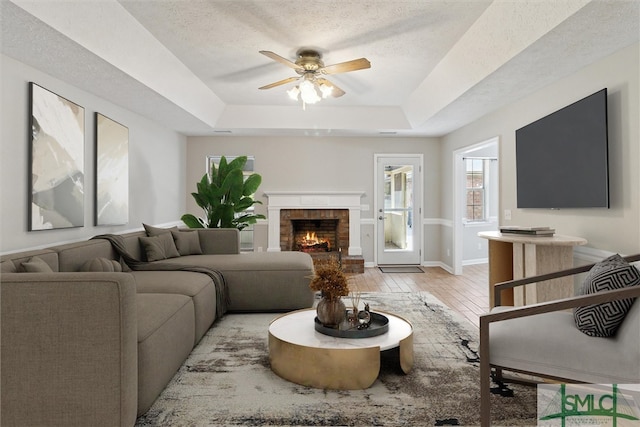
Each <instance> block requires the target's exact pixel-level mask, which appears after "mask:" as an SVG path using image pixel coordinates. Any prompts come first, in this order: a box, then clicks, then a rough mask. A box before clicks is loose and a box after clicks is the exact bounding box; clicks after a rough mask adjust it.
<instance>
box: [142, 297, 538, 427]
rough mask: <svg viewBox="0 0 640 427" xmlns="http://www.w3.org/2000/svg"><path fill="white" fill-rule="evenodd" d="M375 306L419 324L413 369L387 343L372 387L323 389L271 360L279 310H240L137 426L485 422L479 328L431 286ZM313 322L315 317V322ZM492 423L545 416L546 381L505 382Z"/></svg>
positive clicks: (217, 328) (377, 300)
mask: <svg viewBox="0 0 640 427" xmlns="http://www.w3.org/2000/svg"><path fill="white" fill-rule="evenodd" d="M361 301H363V302H366V303H369V305H370V307H371V310H372V311H375V310H382V311H388V312H393V313H397V314H399V315H401V316H403V317H404V318H406V319H407V320H409V321H410V322H411V323H412V324H413V327H414V357H415V362H414V366H413V370H412V371H411V372H410V373H409V374H407V375H405V374H403V373H402V372H401V371H400V370H399V368H398V361H397V360H394V358H395V357H397V352H393V351H387V352H384V353H383V357H382V367H381V371H380V375H379V377H378V379H377V380H376V382H375V383H374V384H373V386H372V387H370V388H368V389H366V390H351V391H334V390H320V389H314V388H308V387H304V386H300V385H297V384H294V383H291V382H288V381H286V380H284V379H282V378H280V377H278V376H277V375H276V374H274V373H273V372H272V371H271V369H270V367H269V355H268V351H269V350H268V341H267V328H268V325H269V323H270V321H271V320H272V319H273V318H274V317H276V316H277V314H230V315H226V316H225V317H224V318H223V319H221V320H220V321H218V322H216V323H215V325H214V326H213V327H212V328H211V329H210V330H209V331H208V332H207V334H206V335H205V337H204V338H203V339H202V341H201V342H200V343H199V344H198V345H197V347H196V348H195V349H194V350H193V352H192V353H191V355H190V356H189V358H188V359H187V361H186V362H185V363H184V365H183V366H182V367H181V368H180V370H179V371H178V373H177V374H176V375H175V377H174V378H173V380H172V381H171V382H170V383H169V385H168V386H167V388H166V389H165V390H164V392H163V393H162V394H161V395H160V397H159V398H158V399H157V400H156V402H155V403H154V404H153V406H152V407H151V409H150V410H149V411H148V412H147V413H146V414H145V415H143V416H142V417H140V418H139V419H138V421H137V424H136V425H137V426H140V427H141V426H435V425H443V426H444V425H463V426H464V425H466V426H472V425H479V417H480V390H479V383H480V376H479V364H478V329H477V328H476V327H475V326H474V325H472V324H471V323H470V322H469V321H467V320H465V319H463V318H462V317H461V316H458V315H457V313H455V312H453V311H452V310H450V309H449V308H447V307H446V306H445V305H444V304H443V303H442V302H440V301H439V300H437V299H436V298H435V297H433V296H432V295H431V294H428V293H365V294H363V296H362V300H361ZM309 326H310V328H313V325H309ZM496 390H499V391H501V393H500V394H492V396H491V399H492V403H491V407H492V420H493V422H492V425H494V426H496V425H502V426H520V425H536V421H535V418H536V389H535V388H534V387H528V386H522V385H510V386H509V388H506V387H496Z"/></svg>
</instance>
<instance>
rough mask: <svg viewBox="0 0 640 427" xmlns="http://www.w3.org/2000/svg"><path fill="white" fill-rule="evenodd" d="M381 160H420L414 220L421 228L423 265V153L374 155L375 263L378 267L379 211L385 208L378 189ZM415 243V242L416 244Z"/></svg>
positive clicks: (420, 261) (420, 257) (420, 260)
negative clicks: (381, 207) (417, 198)
mask: <svg viewBox="0 0 640 427" xmlns="http://www.w3.org/2000/svg"><path fill="white" fill-rule="evenodd" d="M381 158H386V159H396V158H412V159H416V160H418V171H416V175H419V177H418V176H414V177H413V182H414V183H415V182H416V181H417V180H418V179H419V180H420V181H419V183H420V189H419V193H418V195H419V200H418V203H415V202H416V197H415V192H414V200H413V201H414V207H415V208H416V210H417V215H416V216H415V217H414V219H413V224H414V227H415V226H419V227H420V230H419V233H418V236H419V238H420V242H419V243H418V244H419V246H418V250H419V254H420V255H419V261H418V264H419V265H423V262H424V251H423V249H424V220H423V216H424V210H423V204H424V201H423V198H424V182H423V179H424V178H423V176H424V173H423V167H424V155H423V154H421V153H405V154H399V153H374V155H373V207H374V209H373V222H374V227H373V242H374V243H373V263H374V264H375V265H376V266H377V265H378V241H379V240H378V233H379V231H378V228H379V226H378V210H379V209H380V204H381V203H382V204H383V205H382V206H384V200H383V201H380V200H379V197H378V195H379V188H378V161H379V159H381ZM414 189H415V185H414ZM414 243H415V242H414Z"/></svg>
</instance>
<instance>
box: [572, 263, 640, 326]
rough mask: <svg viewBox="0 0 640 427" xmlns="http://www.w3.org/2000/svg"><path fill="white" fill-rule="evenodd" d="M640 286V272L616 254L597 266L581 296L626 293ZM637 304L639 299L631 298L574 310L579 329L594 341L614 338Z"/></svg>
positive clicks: (589, 275) (586, 282) (590, 272)
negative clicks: (626, 290) (631, 309)
mask: <svg viewBox="0 0 640 427" xmlns="http://www.w3.org/2000/svg"><path fill="white" fill-rule="evenodd" d="M639 284H640V271H638V269H637V268H636V267H634V266H633V265H630V264H629V263H627V262H626V261H625V260H624V259H623V258H622V257H621V256H620V255H618V254H616V255H613V256H610V257H609V258H607V259H605V260H603V261H601V262H599V263H597V264H596V265H594V266H593V268H592V269H591V270H590V271H589V274H588V275H587V277H586V278H585V280H584V282H583V284H582V288H581V289H580V292H579V295H588V294H594V293H596V292H601V291H612V290H615V289H623V288H625V287H628V286H638V285H639ZM634 300H635V298H629V299H624V300H617V301H610V302H606V303H603V304H594V305H589V306H584V307H576V308H575V309H574V310H573V316H574V319H575V321H576V326H577V327H578V329H580V330H581V331H582V332H584V333H585V334H587V335H589V336H592V337H610V336H613V335H615V333H616V331H617V330H618V327H619V326H620V325H621V324H622V321H623V320H624V317H625V316H626V315H627V312H628V311H629V309H630V308H631V305H632V304H633V302H634Z"/></svg>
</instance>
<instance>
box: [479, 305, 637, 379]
mask: <svg viewBox="0 0 640 427" xmlns="http://www.w3.org/2000/svg"><path fill="white" fill-rule="evenodd" d="M513 309H514V307H506V306H502V307H496V308H494V309H493V310H491V312H492V313H495V312H504V311H509V310H513ZM639 312H640V306H637V307H635V308H632V311H631V312H630V313H629V316H630V317H629V320H634V321H632V322H629V323H627V322H626V321H625V322H624V323H623V325H622V326H621V327H620V330H619V332H618V333H617V334H616V335H615V336H614V337H608V338H604V337H590V336H588V335H585V334H583V333H581V332H578V329H577V328H576V325H575V322H574V320H573V315H572V313H571V312H565V311H555V312H551V313H544V314H537V315H533V316H527V317H520V318H516V319H509V320H504V321H500V322H494V323H491V326H490V334H489V348H490V349H491V351H490V356H489V357H490V362H491V364H493V365H496V366H502V367H508V368H511V369H514V370H522V371H525V372H537V373H541V374H543V375H547V376H552V377H553V376H555V377H558V378H567V379H571V380H576V381H582V382H588V383H595V384H612V383H613V384H616V383H618V384H625V383H626V384H628V383H637V382H638V381H640V364H639V363H638V361H639V360H640V359H639V357H640V346H638V333H639V332H640V322H638V319H639V317H638V314H640V313H639ZM549 331H553V333H549Z"/></svg>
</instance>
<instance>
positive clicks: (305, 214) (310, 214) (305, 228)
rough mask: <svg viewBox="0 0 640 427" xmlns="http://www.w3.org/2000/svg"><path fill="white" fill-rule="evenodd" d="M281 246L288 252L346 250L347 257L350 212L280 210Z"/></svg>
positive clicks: (339, 210)
mask: <svg viewBox="0 0 640 427" xmlns="http://www.w3.org/2000/svg"><path fill="white" fill-rule="evenodd" d="M280 247H281V248H282V249H283V250H285V251H303V252H340V251H344V252H345V254H346V252H347V251H348V249H349V210H348V209H282V210H280Z"/></svg>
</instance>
